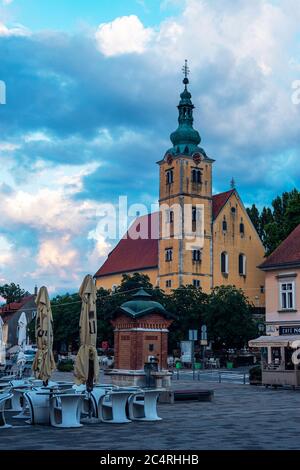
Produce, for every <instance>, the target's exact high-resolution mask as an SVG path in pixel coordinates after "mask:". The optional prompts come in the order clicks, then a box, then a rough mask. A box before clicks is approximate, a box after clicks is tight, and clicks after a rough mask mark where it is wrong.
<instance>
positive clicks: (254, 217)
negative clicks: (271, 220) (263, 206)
mask: <svg viewBox="0 0 300 470" xmlns="http://www.w3.org/2000/svg"><path fill="white" fill-rule="evenodd" d="M246 210H247V213H248V215H249V217H250V219H251V221H252V223H253V225H254V227H255V228H256V231H257V233H258V234H259V236H260V237H261V227H260V215H259V210H258V209H257V207H256V205H255V204H252V206H251V208H250V209H249V207H247V209H246Z"/></svg>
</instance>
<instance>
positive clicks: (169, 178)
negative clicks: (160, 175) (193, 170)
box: [166, 170, 174, 184]
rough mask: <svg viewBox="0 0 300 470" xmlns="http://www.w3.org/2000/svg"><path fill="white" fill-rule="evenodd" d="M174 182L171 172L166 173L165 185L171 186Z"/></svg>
mask: <svg viewBox="0 0 300 470" xmlns="http://www.w3.org/2000/svg"><path fill="white" fill-rule="evenodd" d="M173 182H174V179H173V170H167V171H166V184H172V183H173Z"/></svg>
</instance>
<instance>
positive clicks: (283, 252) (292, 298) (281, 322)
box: [260, 225, 300, 339]
mask: <svg viewBox="0 0 300 470" xmlns="http://www.w3.org/2000/svg"><path fill="white" fill-rule="evenodd" d="M260 269H261V270H262V271H263V272H264V273H265V289H266V333H267V334H268V335H272V336H282V335H299V339H300V225H298V227H296V228H295V230H294V231H293V232H292V233H291V234H290V235H289V236H288V237H287V238H286V239H285V240H284V241H283V242H282V243H281V244H280V245H279V246H278V247H277V249H276V250H275V251H273V253H272V254H271V255H270V256H269V257H268V258H267V259H266V260H265V261H264V262H263V263H262V264H261V265H260Z"/></svg>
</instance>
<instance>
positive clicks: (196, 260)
mask: <svg viewBox="0 0 300 470" xmlns="http://www.w3.org/2000/svg"><path fill="white" fill-rule="evenodd" d="M200 261H201V250H193V262H194V263H200Z"/></svg>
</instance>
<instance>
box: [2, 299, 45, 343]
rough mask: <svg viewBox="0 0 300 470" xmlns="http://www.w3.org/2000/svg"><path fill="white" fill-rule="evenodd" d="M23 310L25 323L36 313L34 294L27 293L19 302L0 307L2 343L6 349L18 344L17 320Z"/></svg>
mask: <svg viewBox="0 0 300 470" xmlns="http://www.w3.org/2000/svg"><path fill="white" fill-rule="evenodd" d="M23 312H25V314H26V318H27V325H29V323H30V322H31V320H32V319H33V318H34V317H35V315H36V303H35V296H34V295H29V296H26V297H24V298H23V299H21V300H20V301H19V302H13V303H10V304H6V305H4V306H3V307H0V316H1V318H2V320H3V323H4V325H3V343H4V344H5V346H6V349H9V348H11V347H12V346H16V345H17V344H18V320H19V318H20V316H21V315H22V313H23Z"/></svg>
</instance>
